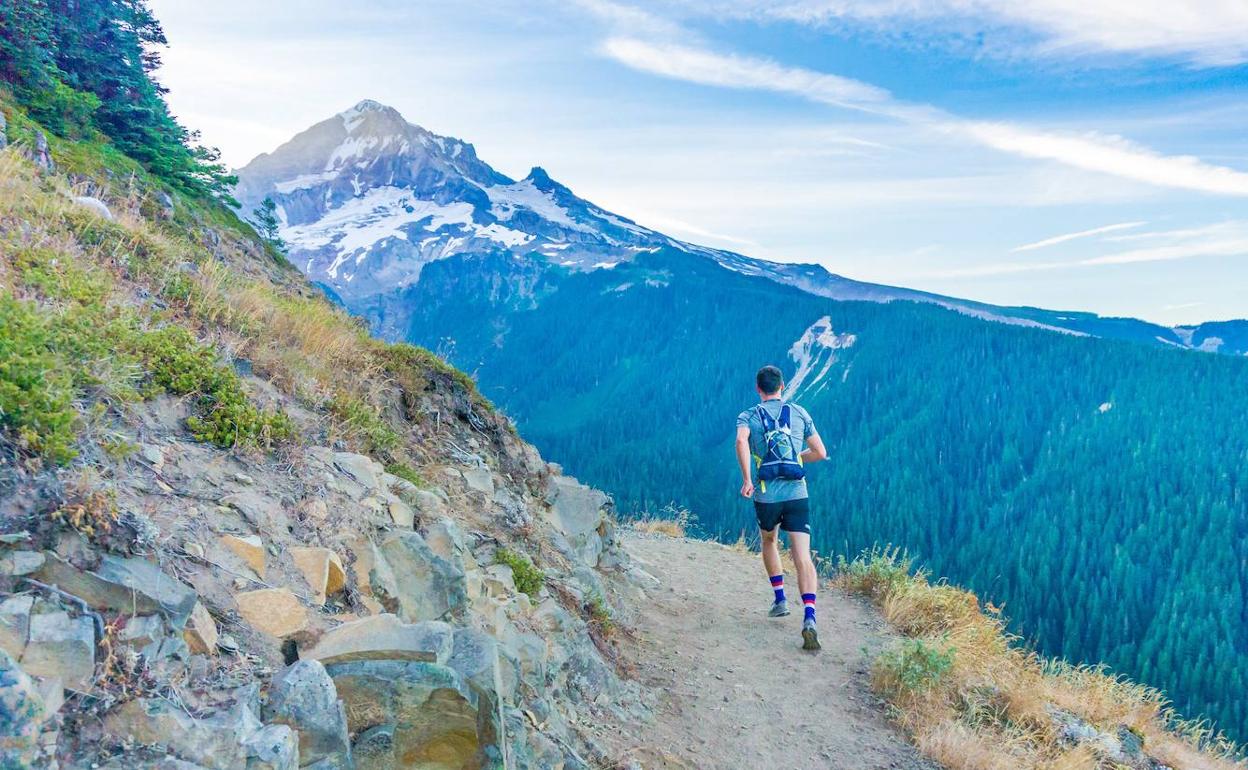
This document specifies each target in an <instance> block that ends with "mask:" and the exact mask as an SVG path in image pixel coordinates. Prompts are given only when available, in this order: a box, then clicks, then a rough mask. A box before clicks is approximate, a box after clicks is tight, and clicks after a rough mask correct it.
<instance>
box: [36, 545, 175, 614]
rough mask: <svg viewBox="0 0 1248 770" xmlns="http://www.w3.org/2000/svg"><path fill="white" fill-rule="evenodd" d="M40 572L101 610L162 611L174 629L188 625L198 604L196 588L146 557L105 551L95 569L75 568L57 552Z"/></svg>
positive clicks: (136, 612)
mask: <svg viewBox="0 0 1248 770" xmlns="http://www.w3.org/2000/svg"><path fill="white" fill-rule="evenodd" d="M44 555H45V556H46V557H47V561H46V562H44V565H43V567H42V568H41V569H40V570H39V571H38V572H37V573H36V574H37V576H38V578H39V579H40V580H42V581H43V582H44V583H51V584H54V585H56V586H57V587H59V588H60V589H61V590H63V591H66V592H68V593H71V594H73V595H74V596H77V597H78V598H80V599H82V600H83V601H85V602H86V603H87V604H88V605H90V606H91V607H93V608H95V609H98V610H113V611H115V612H126V613H132V614H141V615H147V614H151V613H153V612H159V613H161V614H162V615H164V616H165V619H166V620H168V621H169V625H171V626H172V627H173V628H174V629H178V630H180V629H181V628H182V627H183V626H185V625H186V619H187V618H188V617H190V614H191V610H192V609H194V607H195V601H196V598H197V597H196V595H195V592H194V591H193V590H191V589H190V588H188V587H187V586H185V585H184V584H182V583H181V582H180V581H178V580H176V579H175V578H172V577H170V576H169V575H166V574H165V573H164V572H162V571H161V570H160V567H159V566H157V565H155V564H153V563H152V562H150V561H147V560H145V559H134V558H123V557H120V556H114V555H112V554H104V555H103V556H102V557H101V558H100V564H99V566H98V567H97V568H96V569H95V570H93V571H89V572H88V571H83V570H79V569H78V568H76V567H74V566H73V565H72V564H70V563H69V562H67V561H65V560H64V559H62V558H61V557H60V556H58V555H56V554H55V553H53V552H51V551H48V552H45V554H44Z"/></svg>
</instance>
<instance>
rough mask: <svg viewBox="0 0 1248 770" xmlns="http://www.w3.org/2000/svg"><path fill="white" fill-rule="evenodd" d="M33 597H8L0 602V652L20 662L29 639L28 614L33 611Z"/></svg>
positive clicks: (27, 595) (26, 595)
mask: <svg viewBox="0 0 1248 770" xmlns="http://www.w3.org/2000/svg"><path fill="white" fill-rule="evenodd" d="M34 606H35V597H33V596H31V595H29V594H25V595H18V596H10V597H9V598H7V599H5V600H4V601H3V602H0V650H4V651H5V652H7V653H8V654H10V655H12V656H13V659H14V660H21V658H22V653H23V652H25V651H26V640H27V639H28V638H29V637H30V612H31V610H32V609H34Z"/></svg>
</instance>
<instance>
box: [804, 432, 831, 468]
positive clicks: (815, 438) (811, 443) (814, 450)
mask: <svg viewBox="0 0 1248 770" xmlns="http://www.w3.org/2000/svg"><path fill="white" fill-rule="evenodd" d="M826 459H828V450H827V449H825V448H824V447H823V439H821V438H819V434H818V433H815V434H813V435H812V436H811V437H810V438H808V439H806V450H805V451H804V452H802V464H803V465H809V464H810V463H817V462H819V461H820V460H826Z"/></svg>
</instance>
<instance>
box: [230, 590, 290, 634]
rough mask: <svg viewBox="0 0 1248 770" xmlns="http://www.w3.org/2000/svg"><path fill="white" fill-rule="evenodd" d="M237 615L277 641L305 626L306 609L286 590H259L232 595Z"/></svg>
mask: <svg viewBox="0 0 1248 770" xmlns="http://www.w3.org/2000/svg"><path fill="white" fill-rule="evenodd" d="M234 601H235V602H237V603H238V613H239V614H240V615H242V616H243V619H244V620H246V621H247V622H248V623H250V624H251V625H252V626H253V627H254V628H256V629H258V630H260V631H263V632H265V633H266V634H269V635H270V636H276V637H278V638H279V639H280V638H284V637H287V636H290V635H292V634H297V633H299V632H300V631H302V630H304V629H305V628H307V627H308V608H307V607H305V606H304V605H303V603H302V602H301V601H299V597H297V596H295V595H294V594H293V593H291V591H290V589H289V588H261V589H259V590H256V591H244V592H242V593H238V594H235V595H234Z"/></svg>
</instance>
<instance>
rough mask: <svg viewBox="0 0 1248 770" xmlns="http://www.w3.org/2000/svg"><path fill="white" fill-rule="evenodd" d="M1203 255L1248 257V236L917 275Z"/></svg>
mask: <svg viewBox="0 0 1248 770" xmlns="http://www.w3.org/2000/svg"><path fill="white" fill-rule="evenodd" d="M1201 257H1248V235H1236V236H1226V237H1221V238H1206V239H1199V240H1193V241H1190V242H1186V243H1175V244H1167V245H1165V246H1153V247H1149V248H1142V249H1130V250H1127V251H1119V252H1114V253H1112V254H1103V255H1101V256H1098V257H1089V258H1087V259H1077V260H1069V261H1062V262H1057V261H1054V262H997V263H991V264H986V265H975V266H973V267H965V268H952V269H948V270H938V271H933V272H929V273H925V274H922V275H919V276H915V277H916V278H986V277H990V276H1001V275H1017V274H1020V273H1035V272H1046V271H1054V270H1070V269H1078V268H1087V267H1104V266H1109V265H1130V264H1137V263H1142V262H1173V261H1176V260H1183V259H1197V258H1201Z"/></svg>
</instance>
